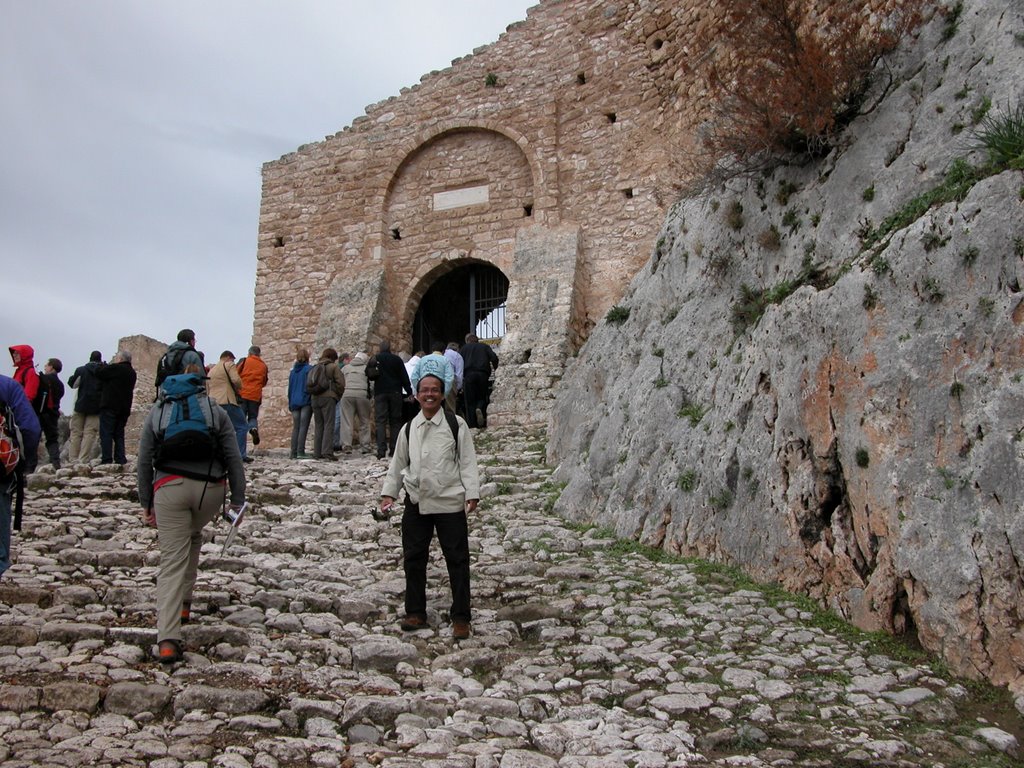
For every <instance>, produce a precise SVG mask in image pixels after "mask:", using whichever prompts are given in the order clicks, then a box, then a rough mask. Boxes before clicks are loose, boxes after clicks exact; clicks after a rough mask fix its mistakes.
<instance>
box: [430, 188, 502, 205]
mask: <svg viewBox="0 0 1024 768" xmlns="http://www.w3.org/2000/svg"><path fill="white" fill-rule="evenodd" d="M490 199H491V196H490V187H489V186H488V185H487V184H481V185H479V186H476V187H463V188H462V189H449V190H446V191H444V192H435V193H434V210H435V211H450V210H451V209H452V208H464V207H465V206H467V205H480V204H481V203H486V202H488V201H489V200H490Z"/></svg>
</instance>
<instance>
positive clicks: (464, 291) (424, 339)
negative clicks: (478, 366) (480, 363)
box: [412, 263, 508, 351]
mask: <svg viewBox="0 0 1024 768" xmlns="http://www.w3.org/2000/svg"><path fill="white" fill-rule="evenodd" d="M507 297H508V278H507V277H505V275H503V274H502V272H501V270H500V269H498V268H497V267H493V266H491V265H490V264H479V263H477V264H467V265H464V266H462V267H458V268H456V269H454V270H452V271H451V272H449V273H448V274H446V275H443V276H442V277H440V278H439V279H438V280H437V281H436V282H435V283H434V284H433V285H432V286H430V288H429V289H428V290H427V292H426V295H424V297H423V300H422V301H421V302H420V306H419V307H418V308H417V309H416V315H415V317H414V318H413V324H412V350H423V351H428V350H429V349H430V347H431V344H432V342H434V341H437V340H443V341H445V342H446V343H447V342H450V341H454V342H457V343H458V344H462V340H463V338H465V336H466V334H467V333H474V334H476V335H477V336H478V337H479V338H480V339H481V340H486V341H489V342H491V343H495V342H498V341H500V340H501V338H502V337H503V336H504V335H505V302H506V299H507Z"/></svg>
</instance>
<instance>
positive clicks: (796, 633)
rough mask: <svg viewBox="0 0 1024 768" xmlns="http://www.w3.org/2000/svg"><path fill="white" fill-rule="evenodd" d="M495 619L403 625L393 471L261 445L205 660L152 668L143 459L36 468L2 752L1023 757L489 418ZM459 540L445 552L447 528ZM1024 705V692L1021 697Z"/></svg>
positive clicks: (485, 521) (994, 701) (133, 759)
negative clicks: (607, 502) (637, 527)
mask: <svg viewBox="0 0 1024 768" xmlns="http://www.w3.org/2000/svg"><path fill="white" fill-rule="evenodd" d="M477 441H478V453H479V458H480V464H481V474H482V479H483V481H484V483H485V485H484V490H483V495H484V500H483V502H482V504H481V507H480V510H479V512H478V513H477V514H476V515H474V516H473V517H472V519H471V532H470V544H471V549H472V552H473V600H474V620H473V635H472V637H471V638H470V639H469V640H468V641H463V642H461V643H455V642H454V641H453V640H452V638H451V628H450V626H449V624H448V623H447V615H446V611H447V606H448V603H449V593H448V582H447V575H446V572H445V570H444V564H443V560H442V559H441V558H440V554H439V552H437V551H435V552H434V555H433V557H432V559H431V565H430V571H429V576H428V578H429V590H430V591H429V592H428V598H429V602H430V606H431V607H430V623H431V629H429V630H424V631H420V632H415V633H403V632H401V631H400V630H399V628H398V621H399V619H400V617H401V606H402V592H403V587H404V580H403V576H402V570H401V541H400V536H399V528H398V518H399V516H398V515H394V516H392V518H391V519H389V520H384V521H377V520H375V519H374V518H373V516H372V515H371V510H372V505H373V504H374V503H375V502H376V500H377V495H378V493H379V490H380V485H381V478H382V476H383V473H384V471H385V469H386V465H385V464H384V463H383V462H381V461H377V460H375V459H374V458H373V457H372V455H368V454H363V453H358V452H357V453H354V454H351V455H346V456H345V457H344V460H342V461H339V462H332V463H327V462H316V461H290V460H288V459H285V458H284V457H283V456H281V455H276V454H275V453H274V452H259V453H257V454H256V461H255V462H254V463H253V464H250V465H248V468H247V472H248V475H249V479H250V500H251V501H252V502H253V511H252V513H251V514H250V515H249V516H248V519H247V520H246V522H245V524H244V525H243V527H242V528H241V531H240V534H239V536H238V538H236V540H235V542H234V543H233V545H232V546H231V547H230V548H229V549H228V550H227V551H226V552H224V551H222V550H223V541H224V536H225V534H226V524H224V523H216V524H213V525H211V526H210V527H208V529H207V532H206V543H205V544H204V547H203V557H202V561H201V565H200V576H199V584H198V588H197V594H196V596H195V602H194V604H193V609H192V614H193V621H192V622H191V623H190V624H189V625H187V626H186V627H185V635H184V639H185V646H186V656H185V661H184V662H183V663H181V664H177V665H173V666H171V667H169V668H168V667H164V666H161V665H160V664H158V663H156V662H155V661H153V659H152V655H151V654H152V646H153V644H154V643H155V641H156V635H155V630H154V626H155V605H154V604H155V579H156V573H157V566H158V561H159V557H158V551H157V546H156V533H155V531H154V530H153V529H150V528H146V527H144V526H143V525H142V524H141V522H140V520H139V516H138V509H137V507H138V504H137V496H136V492H135V489H134V475H133V473H132V472H131V469H132V467H131V465H129V467H128V468H127V469H128V471H127V472H124V471H121V470H120V468H116V467H114V468H107V467H98V466H84V465H83V466H78V467H71V468H65V469H62V470H60V471H58V472H56V473H53V472H52V471H46V470H42V471H40V472H39V473H37V474H36V475H34V476H33V477H32V480H31V486H32V487H31V490H30V493H29V500H28V504H27V509H26V519H25V526H24V530H23V531H22V532H21V533H18V534H15V538H14V552H15V565H14V567H13V568H12V569H11V570H10V571H9V572H8V573H7V574H5V576H4V578H3V579H2V580H0V611H2V613H0V681H2V682H0V763H2V764H3V765H4V766H9V767H10V768H20V767H22V766H26V767H27V766H50V765H52V766H58V765H75V766H77V765H82V764H89V765H99V766H115V765H117V766H121V765H140V766H141V765H149V766H156V767H157V768H179V767H181V768H199V766H221V767H223V768H235V767H236V766H237V767H238V768H246V767H249V766H252V767H259V768H275V767H276V766H318V767H321V768H337V767H339V766H371V765H373V766H384V767H385V768H404V767H405V766H426V767H427V768H520V767H523V768H525V767H527V766H541V767H543V766H560V767H562V768H604V767H605V766H634V767H636V768H662V767H664V768H668V767H669V766H725V765H743V766H755V767H759V766H834V765H850V766H939V765H943V766H967V765H990V766H1008V765H1013V764H1016V761H1017V760H1019V759H1020V758H1021V757H1022V753H1021V747H1020V744H1019V742H1018V738H1017V737H1018V735H1019V734H1021V732H1022V726H1021V718H1020V715H1019V713H1018V712H1015V711H1013V709H1012V707H1002V708H1000V707H999V706H998V704H999V701H1000V696H999V695H998V694H997V693H993V692H991V691H987V692H986V691H981V695H979V691H980V690H981V689H979V688H978V687H976V686H973V685H967V684H964V683H963V682H962V681H956V680H953V679H950V678H949V677H948V676H942V675H939V674H936V673H935V671H934V670H933V669H932V668H931V667H930V666H929V665H928V664H926V663H924V661H923V660H920V659H917V660H915V661H912V662H908V661H904V660H900V659H899V658H895V657H893V656H890V655H886V654H884V653H879V652H878V649H877V647H876V646H874V645H872V644H870V643H869V642H867V640H865V639H863V638H861V637H859V636H858V635H857V634H856V633H853V632H850V631H842V630H841V629H840V631H830V630H828V629H825V628H822V627H823V626H827V623H826V622H822V621H820V620H818V619H819V617H820V615H819V614H816V613H815V612H812V611H808V610H806V609H805V604H804V603H802V602H800V601H797V600H790V599H786V598H785V597H782V598H780V597H778V595H777V594H776V593H774V592H771V591H766V590H760V589H753V588H749V585H747V588H742V585H740V586H738V582H737V580H736V579H734V578H731V577H730V575H729V572H727V571H724V570H722V569H716V568H711V567H702V565H701V564H699V563H695V562H683V561H681V560H678V559H671V558H668V559H666V560H665V561H664V562H654V561H652V559H650V558H648V557H647V556H646V555H645V553H644V552H642V551H637V548H635V547H631V546H628V545H625V546H624V545H623V544H622V543H620V542H616V540H615V538H614V537H613V536H612V535H611V534H610V532H607V531H601V530H597V529H590V530H583V529H581V528H580V527H578V526H569V525H567V524H566V523H565V522H564V521H562V520H560V519H558V518H556V517H554V516H553V515H552V514H551V513H550V512H549V511H547V510H548V508H549V502H550V499H551V497H552V494H553V493H555V492H556V489H555V488H553V487H552V486H551V484H550V482H549V480H548V477H549V474H550V470H549V468H547V467H546V466H545V465H544V463H543V456H544V443H543V435H541V434H531V433H529V432H524V431H521V430H516V429H513V428H505V429H499V430H492V431H489V432H486V433H478V435H477ZM435 550H436V545H435ZM1019 705H1020V706H1021V707H1024V702H1019Z"/></svg>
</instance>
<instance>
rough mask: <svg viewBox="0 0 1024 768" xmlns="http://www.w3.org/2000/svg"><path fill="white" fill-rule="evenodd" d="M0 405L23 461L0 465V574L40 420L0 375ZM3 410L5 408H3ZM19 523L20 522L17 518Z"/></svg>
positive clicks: (32, 468) (22, 395)
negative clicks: (17, 434) (16, 433)
mask: <svg viewBox="0 0 1024 768" xmlns="http://www.w3.org/2000/svg"><path fill="white" fill-rule="evenodd" d="M0 405H6V406H10V409H11V412H12V413H13V414H14V421H15V423H17V425H18V428H19V429H20V430H21V439H22V447H23V451H24V453H23V455H24V462H23V463H22V464H21V465H20V466H19V467H18V468H17V469H15V470H14V471H13V472H11V473H7V472H6V470H5V469H3V468H2V467H0V576H2V575H3V573H4V571H6V570H7V569H8V568H10V567H11V511H12V506H11V504H12V501H13V500H14V498H15V496H16V495H17V496H19V497H20V495H21V494H23V493H24V483H25V476H26V475H29V474H31V473H32V472H33V471H35V468H36V464H37V462H38V459H39V456H38V453H39V433H40V428H39V419H38V418H37V417H36V414H35V411H33V410H32V404H31V403H30V402H29V400H28V397H27V396H26V395H25V390H24V389H22V388H21V385H20V384H19V383H18V382H16V381H15V380H14V379H12V378H10V377H9V376H3V375H0ZM4 410H6V408H5V409H4ZM16 522H17V523H18V524H19V526H20V521H16Z"/></svg>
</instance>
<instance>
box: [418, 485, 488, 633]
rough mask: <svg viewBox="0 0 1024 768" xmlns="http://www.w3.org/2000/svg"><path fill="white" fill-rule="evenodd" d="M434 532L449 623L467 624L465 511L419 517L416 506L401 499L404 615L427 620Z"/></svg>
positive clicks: (467, 544)
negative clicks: (444, 571) (448, 597)
mask: <svg viewBox="0 0 1024 768" xmlns="http://www.w3.org/2000/svg"><path fill="white" fill-rule="evenodd" d="M434 531H437V540H438V542H439V543H440V544H441V552H442V553H443V554H444V561H445V564H446V565H447V566H448V579H449V581H451V585H452V607H451V611H450V613H449V615H450V617H451V620H452V621H456V620H462V621H470V619H471V617H470V611H469V526H468V523H467V522H466V513H465V512H452V513H449V514H444V515H421V514H420V508H419V505H418V504H413V503H412V502H411V501H409V499H408V498H406V500H405V512H404V514H403V515H402V553H403V559H404V563H405V615H406V616H419V617H421V618H424V619H425V618H427V560H428V559H429V556H430V541H431V539H433V537H434Z"/></svg>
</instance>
